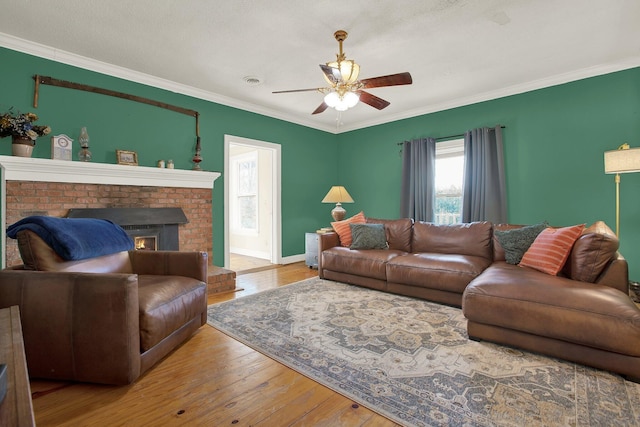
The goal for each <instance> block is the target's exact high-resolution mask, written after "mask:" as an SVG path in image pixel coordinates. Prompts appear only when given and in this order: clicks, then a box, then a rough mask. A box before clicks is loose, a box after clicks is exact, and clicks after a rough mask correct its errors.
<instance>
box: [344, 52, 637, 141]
mask: <svg viewBox="0 0 640 427" xmlns="http://www.w3.org/2000/svg"><path fill="white" fill-rule="evenodd" d="M636 67H640V57H638V58H629V59H626V60H624V61H619V62H614V63H607V64H600V65H596V66H593V67H587V68H583V69H580V70H575V71H571V72H568V73H563V74H556V75H553V76H549V77H545V78H543V79H538V80H533V81H530V82H527V83H523V84H518V85H512V86H507V87H504V88H501V89H496V90H492V91H489V92H484V93H481V94H477V95H473V96H468V97H462V98H457V99H453V100H451V101H446V102H440V103H438V104H432V105H429V106H425V107H424V108H417V109H413V110H409V111H405V112H402V113H399V114H395V115H393V116H387V117H386V118H385V120H369V121H366V122H359V123H354V124H352V125H346V126H341V129H340V133H343V132H350V131H353V130H358V129H363V128H367V127H371V126H377V125H381V124H385V123H389V122H395V121H398V120H404V119H410V118H412V117H417V116H422V115H425V114H431V113H437V112H439V111H444V110H449V109H452V108H458V107H463V106H465V105H471V104H477V103H479V102H485V101H491V100H493V99H498V98H504V97H507V96H512V95H518V94H520V93H525V92H531V91H534V90H539V89H544V88H548V87H552V86H557V85H561V84H565V83H570V82H574V81H577V80H582V79H587V78H590V77H596V76H601V75H605V74H609V73H615V72H617V71H623V70H628V69H631V68H636Z"/></svg>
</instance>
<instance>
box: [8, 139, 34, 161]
mask: <svg viewBox="0 0 640 427" xmlns="http://www.w3.org/2000/svg"><path fill="white" fill-rule="evenodd" d="M35 145H36V143H35V142H34V141H33V140H32V139H31V138H29V137H28V136H14V137H12V141H11V154H13V155H14V156H18V157H31V155H32V154H33V147H35Z"/></svg>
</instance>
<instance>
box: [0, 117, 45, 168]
mask: <svg viewBox="0 0 640 427" xmlns="http://www.w3.org/2000/svg"><path fill="white" fill-rule="evenodd" d="M36 120H38V116H37V115H36V114H34V113H24V114H22V113H18V114H13V112H12V111H11V110H9V112H7V113H4V114H2V115H1V116H0V138H4V137H7V136H10V137H11V142H12V153H13V155H14V156H22V157H31V154H32V152H33V147H35V145H36V139H37V138H38V137H39V136H44V135H48V134H49V133H50V132H51V128H50V127H49V126H37V125H34V124H33V122H35V121H36Z"/></svg>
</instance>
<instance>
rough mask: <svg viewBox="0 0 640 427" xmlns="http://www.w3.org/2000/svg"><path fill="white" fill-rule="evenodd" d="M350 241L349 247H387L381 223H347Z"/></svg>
mask: <svg viewBox="0 0 640 427" xmlns="http://www.w3.org/2000/svg"><path fill="white" fill-rule="evenodd" d="M349 227H351V237H352V242H351V246H349V248H350V249H387V248H388V247H389V245H388V244H387V236H386V234H385V232H384V225H382V224H349Z"/></svg>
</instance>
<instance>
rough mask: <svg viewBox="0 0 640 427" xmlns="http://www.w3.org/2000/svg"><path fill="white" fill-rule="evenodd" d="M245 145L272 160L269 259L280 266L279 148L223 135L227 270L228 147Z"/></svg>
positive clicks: (228, 223)
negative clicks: (265, 154)
mask: <svg viewBox="0 0 640 427" xmlns="http://www.w3.org/2000/svg"><path fill="white" fill-rule="evenodd" d="M231 144H235V145H246V146H248V147H256V148H260V149H266V150H270V151H271V154H272V155H271V158H272V159H273V168H272V171H273V172H272V177H271V180H272V186H271V187H272V189H273V191H272V197H273V201H272V208H273V217H272V224H271V259H270V260H269V261H270V262H271V263H272V264H282V250H281V248H282V232H281V230H282V213H281V209H280V203H281V196H280V192H281V188H280V187H281V182H282V181H281V176H282V175H281V146H280V145H279V144H274V143H272V142H265V141H259V140H257V139H249V138H242V137H240V136H233V135H225V136H224V170H225V172H226V174H225V175H226V176H225V179H224V266H225V268H229V264H230V260H229V227H230V224H231V222H230V218H229V181H230V180H229V170H230V169H229V167H230V166H229V146H230V145H231Z"/></svg>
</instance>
